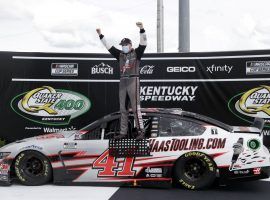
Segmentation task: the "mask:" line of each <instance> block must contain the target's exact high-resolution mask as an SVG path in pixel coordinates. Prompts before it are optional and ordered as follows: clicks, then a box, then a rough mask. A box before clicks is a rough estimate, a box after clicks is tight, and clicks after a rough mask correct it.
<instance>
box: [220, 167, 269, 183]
mask: <svg viewBox="0 0 270 200" xmlns="http://www.w3.org/2000/svg"><path fill="white" fill-rule="evenodd" d="M220 174H221V176H220V182H221V184H223V183H230V182H241V181H254V180H260V179H265V178H269V177H270V166H269V167H261V168H251V169H244V170H235V171H229V169H223V170H221V171H220Z"/></svg>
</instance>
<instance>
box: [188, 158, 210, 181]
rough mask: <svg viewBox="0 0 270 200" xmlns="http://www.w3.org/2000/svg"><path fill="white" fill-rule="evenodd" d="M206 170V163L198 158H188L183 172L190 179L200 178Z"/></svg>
mask: <svg viewBox="0 0 270 200" xmlns="http://www.w3.org/2000/svg"><path fill="white" fill-rule="evenodd" d="M206 172H207V166H206V163H205V162H203V161H202V160H200V159H190V160H188V161H187V162H186V163H185V166H184V174H185V176H186V177H187V178H188V179H190V180H191V181H197V180H198V179H201V178H202V177H203V176H204V175H205V174H206Z"/></svg>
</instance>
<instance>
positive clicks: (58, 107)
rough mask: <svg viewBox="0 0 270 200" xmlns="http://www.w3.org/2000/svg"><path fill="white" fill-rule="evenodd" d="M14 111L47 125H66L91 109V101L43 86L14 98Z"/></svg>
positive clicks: (80, 95) (12, 105) (65, 91)
mask: <svg viewBox="0 0 270 200" xmlns="http://www.w3.org/2000/svg"><path fill="white" fill-rule="evenodd" d="M11 107H12V109H13V110H14V111H15V112H16V113H17V114H19V115H21V116H22V117H24V118H26V119H28V120H31V121H34V122H37V123H41V124H46V125H66V124H69V122H70V120H71V119H74V118H76V117H78V116H80V115H82V114H83V113H85V112H86V111H88V110H89V109H90V107H91V102H90V101H89V99H88V98H87V97H85V96H83V95H82V94H79V93H77V92H73V91H70V90H62V89H54V88H53V87H50V86H42V87H40V88H36V89H33V90H31V91H28V92H25V93H23V94H20V95H18V96H16V97H14V98H13V99H12V101H11Z"/></svg>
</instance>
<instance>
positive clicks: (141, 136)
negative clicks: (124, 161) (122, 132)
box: [136, 131, 145, 140]
mask: <svg viewBox="0 0 270 200" xmlns="http://www.w3.org/2000/svg"><path fill="white" fill-rule="evenodd" d="M144 138H145V135H144V132H143V131H139V132H138V135H137V137H136V140H142V139H144Z"/></svg>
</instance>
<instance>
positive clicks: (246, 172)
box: [233, 169, 250, 175]
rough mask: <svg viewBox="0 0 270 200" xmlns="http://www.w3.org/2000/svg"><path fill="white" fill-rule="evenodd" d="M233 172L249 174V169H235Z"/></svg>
mask: <svg viewBox="0 0 270 200" xmlns="http://www.w3.org/2000/svg"><path fill="white" fill-rule="evenodd" d="M233 173H234V174H235V175H246V174H249V173H250V170H249V169H246V170H236V171H233Z"/></svg>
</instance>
